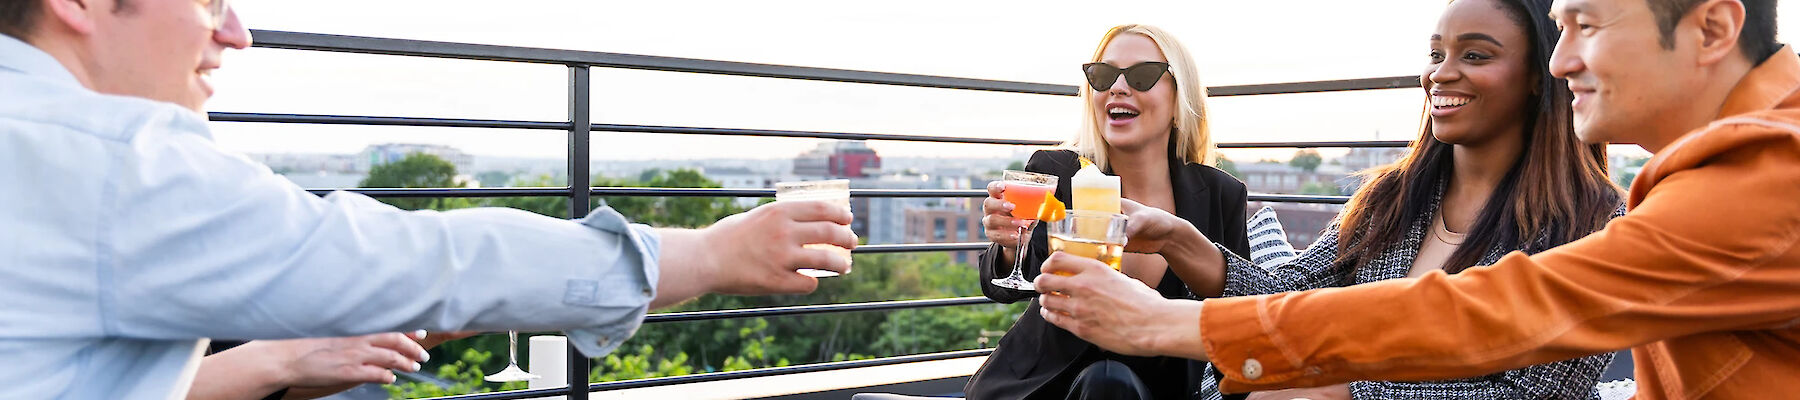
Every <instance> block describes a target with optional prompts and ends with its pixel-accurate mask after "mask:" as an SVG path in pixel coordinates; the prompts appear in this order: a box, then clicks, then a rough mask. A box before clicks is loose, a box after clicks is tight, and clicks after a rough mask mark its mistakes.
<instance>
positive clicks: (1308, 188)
mask: <svg viewBox="0 0 1800 400" xmlns="http://www.w3.org/2000/svg"><path fill="white" fill-rule="evenodd" d="M1299 194H1305V195H1315V196H1339V195H1343V194H1344V193H1342V192H1341V191H1339V190H1338V188H1337V186H1332V185H1331V183H1328V182H1307V183H1306V184H1305V185H1300V193H1299Z"/></svg>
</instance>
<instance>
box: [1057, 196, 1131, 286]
mask: <svg viewBox="0 0 1800 400" xmlns="http://www.w3.org/2000/svg"><path fill="white" fill-rule="evenodd" d="M1125 224H1126V218H1125V214H1118V213H1109V212H1100V211H1091V210H1069V214H1068V216H1066V217H1063V219H1062V220H1061V221H1056V222H1051V223H1050V229H1049V233H1050V250H1051V251H1060V252H1064V253H1069V254H1071V255H1077V256H1082V257H1087V258H1092V259H1095V260H1099V261H1100V262H1103V263H1106V265H1107V266H1109V267H1112V269H1113V270H1114V271H1119V270H1120V266H1121V265H1120V262H1121V261H1123V259H1124V257H1125Z"/></svg>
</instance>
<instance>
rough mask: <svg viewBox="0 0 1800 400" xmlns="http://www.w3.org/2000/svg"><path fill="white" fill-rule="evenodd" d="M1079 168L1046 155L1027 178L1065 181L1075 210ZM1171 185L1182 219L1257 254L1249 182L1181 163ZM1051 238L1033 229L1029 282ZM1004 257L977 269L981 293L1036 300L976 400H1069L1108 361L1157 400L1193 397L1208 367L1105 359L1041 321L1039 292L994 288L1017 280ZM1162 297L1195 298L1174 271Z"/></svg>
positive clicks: (1060, 156)
mask: <svg viewBox="0 0 1800 400" xmlns="http://www.w3.org/2000/svg"><path fill="white" fill-rule="evenodd" d="M1080 168H1081V164H1080V162H1079V161H1077V159H1076V155H1075V152H1073V151H1069V150H1040V151H1038V152H1036V153H1033V154H1032V155H1031V161H1029V162H1027V163H1026V164H1025V170H1027V171H1031V172H1038V173H1045V174H1052V175H1056V176H1057V177H1058V178H1059V179H1058V182H1057V185H1056V198H1057V199H1058V200H1062V201H1063V202H1064V203H1068V202H1069V179H1070V178H1071V177H1073V176H1074V175H1075V171H1077V170H1079V169H1080ZM1169 181H1170V182H1169V183H1170V184H1171V186H1173V189H1174V192H1175V215H1177V216H1180V217H1181V218H1183V219H1186V220H1188V222H1189V223H1192V224H1194V227H1196V228H1199V229H1200V233H1204V234H1206V237H1207V238H1208V239H1212V240H1214V241H1217V242H1219V243H1222V244H1225V247H1227V248H1230V249H1231V250H1232V251H1233V252H1235V253H1238V254H1239V255H1248V254H1249V253H1250V251H1249V248H1250V242H1249V239H1248V238H1246V237H1245V233H1244V231H1245V227H1244V222H1245V221H1244V220H1245V215H1244V206H1245V204H1244V203H1245V201H1247V200H1248V192H1247V191H1246V190H1245V189H1244V183H1243V182H1239V181H1238V180H1237V179H1236V178H1233V177H1231V175H1229V174H1226V173H1225V172H1224V171H1220V170H1218V169H1217V168H1213V167H1209V166H1204V165H1199V164H1183V163H1182V162H1181V161H1180V160H1178V159H1176V158H1174V157H1170V158H1169ZM1044 231H1045V228H1044V225H1043V224H1038V225H1037V226H1036V227H1034V228H1033V232H1032V236H1031V246H1030V247H1031V249H1030V250H1029V251H1028V254H1026V255H1023V256H1022V257H1025V279H1028V280H1029V279H1032V278H1034V277H1036V276H1037V275H1038V267H1039V266H1040V265H1042V264H1043V263H1044V259H1046V258H1049V255H1050V250H1049V249H1050V244H1049V239H1048V238H1047V236H1046V235H1045V233H1044ZM1000 255H1001V250H1000V247H999V245H990V246H988V249H987V250H986V251H984V252H982V253H981V258H980V261H979V263H980V264H978V266H977V269H979V270H980V271H981V293H982V294H983V295H986V296H987V297H988V298H990V299H994V301H999V302H1002V303H1013V302H1017V301H1019V300H1026V299H1030V300H1031V306H1030V307H1028V308H1026V309H1025V314H1023V315H1020V316H1019V321H1018V322H1017V323H1014V324H1013V327H1012V329H1010V330H1007V331H1006V336H1004V337H1001V338H1000V344H999V346H998V348H996V349H994V353H993V355H992V356H989V357H988V360H987V363H985V364H982V366H981V369H980V370H979V371H976V372H975V376H974V377H971V378H970V379H969V383H968V385H967V386H965V387H964V388H963V391H964V392H966V393H967V395H968V398H969V399H970V400H987V399H1027V398H1033V399H1035V398H1043V399H1062V398H1064V397H1065V396H1066V395H1067V393H1068V389H1069V384H1070V383H1071V382H1073V381H1074V379H1075V374H1077V373H1080V372H1081V369H1082V368H1086V367H1087V365H1088V364H1092V363H1093V362H1094V361H1099V360H1101V359H1112V360H1118V361H1120V362H1122V363H1125V365H1127V366H1130V367H1131V370H1132V372H1134V373H1136V374H1137V376H1138V377H1139V378H1140V379H1143V381H1144V384H1145V385H1146V386H1148V387H1149V388H1150V391H1151V394H1152V395H1153V396H1155V397H1156V398H1158V399H1182V398H1189V397H1191V395H1192V394H1193V393H1194V390H1193V389H1194V388H1196V387H1197V386H1195V385H1197V384H1198V381H1196V380H1194V379H1197V378H1198V375H1195V376H1194V377H1190V376H1189V375H1190V374H1189V370H1190V369H1193V370H1195V372H1198V371H1199V369H1200V367H1199V365H1201V364H1196V365H1195V366H1194V367H1191V368H1190V367H1189V362H1188V360H1185V359H1180V358H1170V357H1131V356H1124V355H1119V354H1112V353H1104V352H1102V351H1101V349H1100V348H1098V347H1096V346H1094V345H1093V344H1092V343H1088V342H1087V341H1084V340H1081V338H1079V337H1076V336H1075V335H1074V334H1072V333H1069V331H1066V330H1063V329H1062V328H1058V327H1056V326H1055V325H1051V324H1050V323H1049V322H1048V321H1045V320H1044V318H1043V317H1042V316H1039V315H1038V308H1039V305H1038V302H1037V292H1023V291H1017V290H1012V289H1007V288H1002V287H998V286H994V285H993V284H992V283H989V280H992V279H994V278H1003V277H1006V276H1007V275H1008V274H1011V273H1012V264H1007V263H1004V262H1002V261H1001V256H1000ZM1156 290H1157V292H1160V293H1162V295H1163V297H1166V298H1172V299H1175V298H1193V294H1192V292H1190V291H1189V290H1188V288H1187V285H1186V284H1184V283H1182V282H1181V278H1179V277H1176V276H1175V273H1174V271H1170V272H1168V273H1165V274H1163V280H1162V282H1161V283H1160V284H1158V285H1157V287H1156Z"/></svg>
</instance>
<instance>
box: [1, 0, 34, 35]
mask: <svg viewBox="0 0 1800 400" xmlns="http://www.w3.org/2000/svg"><path fill="white" fill-rule="evenodd" d="M43 6H44V1H43V0H0V34H4V35H7V36H12V37H14V38H17V39H19V40H25V34H26V33H29V32H31V27H32V24H34V23H36V22H37V16H38V12H39V11H38V10H40V9H42V8H43Z"/></svg>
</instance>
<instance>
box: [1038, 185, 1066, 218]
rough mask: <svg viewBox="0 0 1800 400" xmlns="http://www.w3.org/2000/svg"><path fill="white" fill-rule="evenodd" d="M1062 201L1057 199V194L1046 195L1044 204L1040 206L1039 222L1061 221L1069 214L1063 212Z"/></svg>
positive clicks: (1049, 193)
mask: <svg viewBox="0 0 1800 400" xmlns="http://www.w3.org/2000/svg"><path fill="white" fill-rule="evenodd" d="M1063 208H1064V206H1063V202H1062V200H1057V199H1056V193H1055V192H1048V193H1044V204H1043V205H1042V206H1038V213H1037V216H1038V220H1039V221H1044V222H1056V221H1061V220H1062V219H1063V217H1066V216H1068V213H1067V212H1065V211H1064V210H1063Z"/></svg>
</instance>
